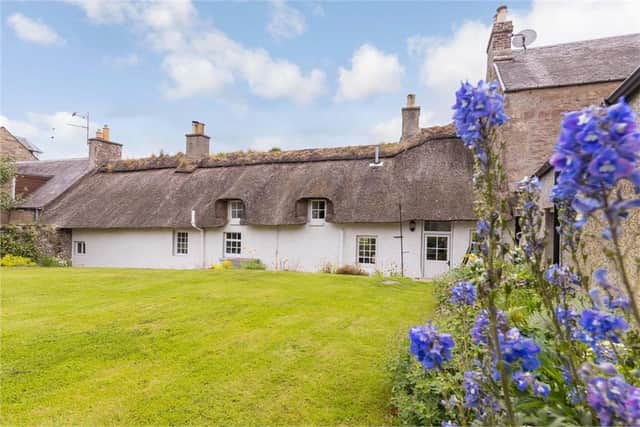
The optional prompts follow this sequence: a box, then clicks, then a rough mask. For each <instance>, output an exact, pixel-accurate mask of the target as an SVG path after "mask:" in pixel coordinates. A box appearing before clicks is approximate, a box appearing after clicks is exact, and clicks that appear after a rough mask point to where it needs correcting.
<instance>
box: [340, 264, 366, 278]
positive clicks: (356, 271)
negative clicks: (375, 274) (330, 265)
mask: <svg viewBox="0 0 640 427" xmlns="http://www.w3.org/2000/svg"><path fill="white" fill-rule="evenodd" d="M336 274H351V275H354V276H367V272H366V271H364V270H363V269H361V268H360V267H358V266H357V265H343V266H342V267H339V268H338V269H337V270H336Z"/></svg>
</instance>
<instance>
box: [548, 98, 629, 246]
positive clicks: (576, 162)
mask: <svg viewBox="0 0 640 427" xmlns="http://www.w3.org/2000/svg"><path fill="white" fill-rule="evenodd" d="M639 152H640V132H638V128H637V125H636V121H635V115H634V113H633V110H632V109H631V108H630V107H629V105H627V104H626V103H625V102H624V100H621V101H620V102H618V103H617V104H615V105H612V106H610V107H608V108H599V107H589V108H586V109H584V110H582V111H574V112H572V113H569V114H567V115H565V117H564V120H563V122H562V131H561V133H560V137H559V138H558V142H557V144H556V151H555V153H554V154H553V156H552V157H551V159H550V160H549V162H550V163H551V165H553V166H554V168H555V170H556V171H558V172H559V175H558V179H557V184H556V185H555V187H554V189H553V193H552V194H553V198H554V200H555V201H556V202H561V201H565V202H567V201H568V202H569V203H570V204H571V206H572V207H573V208H574V209H575V210H576V211H577V213H578V221H577V222H576V226H577V227H582V226H583V225H584V223H585V222H586V220H587V218H588V217H589V216H591V215H593V214H594V212H596V211H599V210H602V211H603V214H604V218H606V219H607V222H608V223H609V226H608V227H607V228H606V229H605V232H604V235H603V237H605V238H611V237H612V229H615V230H616V232H617V231H618V227H619V224H620V222H621V221H622V220H623V219H624V218H626V217H627V216H628V214H629V211H630V210H631V209H635V208H638V207H640V199H638V198H634V199H629V200H625V199H623V198H622V197H621V196H618V197H617V198H616V199H615V200H611V199H610V198H609V194H610V193H611V192H612V189H613V188H614V187H615V186H616V184H617V183H618V182H619V181H620V180H629V181H631V182H632V183H633V184H634V185H635V190H636V194H640V168H638V160H639V157H638V153H639Z"/></svg>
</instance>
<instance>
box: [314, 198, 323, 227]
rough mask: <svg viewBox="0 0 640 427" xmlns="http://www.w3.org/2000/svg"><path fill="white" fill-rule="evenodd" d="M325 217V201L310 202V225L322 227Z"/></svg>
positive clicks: (315, 200)
mask: <svg viewBox="0 0 640 427" xmlns="http://www.w3.org/2000/svg"><path fill="white" fill-rule="evenodd" d="M326 216H327V201H326V200H323V199H312V200H311V224H312V225H322V224H324V221H325V218H326Z"/></svg>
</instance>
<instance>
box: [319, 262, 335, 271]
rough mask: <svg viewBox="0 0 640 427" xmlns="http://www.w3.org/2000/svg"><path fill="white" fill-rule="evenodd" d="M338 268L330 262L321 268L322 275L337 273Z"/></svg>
mask: <svg viewBox="0 0 640 427" xmlns="http://www.w3.org/2000/svg"><path fill="white" fill-rule="evenodd" d="M335 271H336V268H335V267H334V266H333V264H331V263H330V262H326V263H324V264H323V265H322V267H320V273H326V274H332V273H335Z"/></svg>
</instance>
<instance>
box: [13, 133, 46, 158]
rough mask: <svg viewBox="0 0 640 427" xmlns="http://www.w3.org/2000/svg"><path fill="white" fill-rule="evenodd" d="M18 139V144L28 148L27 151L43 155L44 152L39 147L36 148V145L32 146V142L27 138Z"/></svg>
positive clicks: (19, 137) (17, 137)
mask: <svg viewBox="0 0 640 427" xmlns="http://www.w3.org/2000/svg"><path fill="white" fill-rule="evenodd" d="M16 139H17V140H18V142H19V143H20V144H22V146H23V147H24V148H26V149H27V150H29V151H31V152H32V153H40V154H42V150H41V149H39V148H38V147H36V145H35V144H32V143H31V142H29V140H28V139H27V138H25V137H24V136H16Z"/></svg>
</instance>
